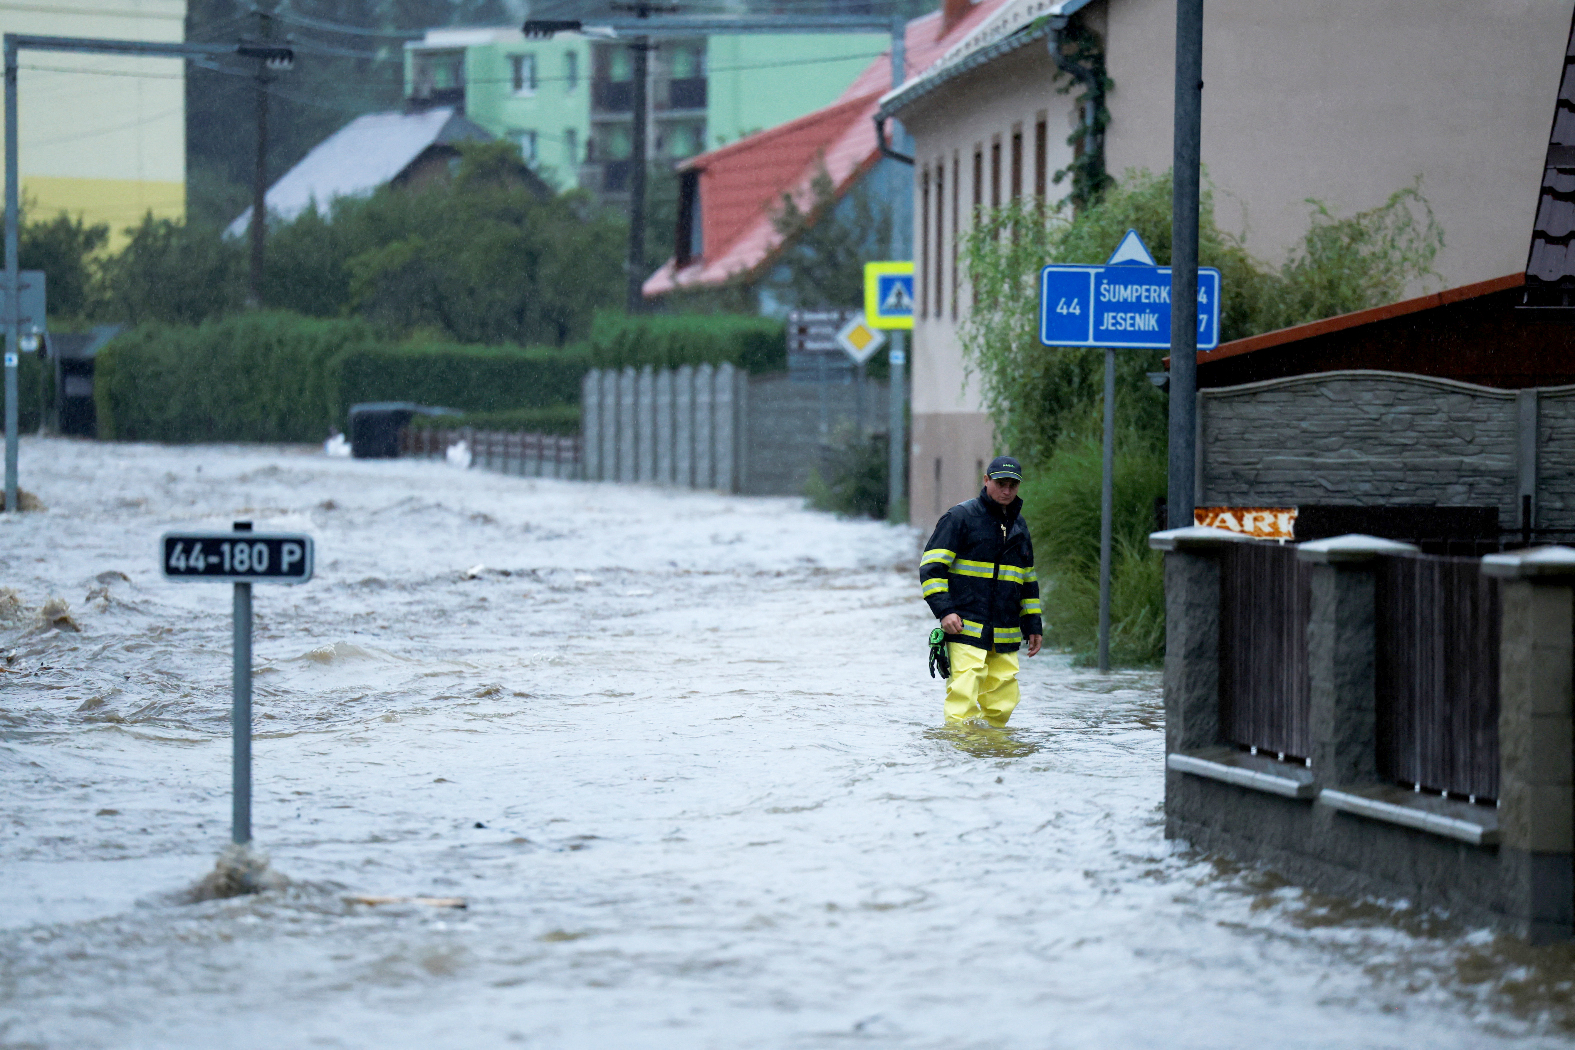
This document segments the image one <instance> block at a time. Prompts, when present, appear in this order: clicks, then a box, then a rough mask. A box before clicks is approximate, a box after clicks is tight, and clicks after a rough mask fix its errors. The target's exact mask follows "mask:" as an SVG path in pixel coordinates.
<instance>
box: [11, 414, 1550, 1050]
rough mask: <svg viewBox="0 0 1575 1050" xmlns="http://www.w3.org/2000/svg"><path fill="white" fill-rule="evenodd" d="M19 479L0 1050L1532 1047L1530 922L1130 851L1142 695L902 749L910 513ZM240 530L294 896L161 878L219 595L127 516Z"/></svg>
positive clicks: (917, 683)
mask: <svg viewBox="0 0 1575 1050" xmlns="http://www.w3.org/2000/svg"><path fill="white" fill-rule="evenodd" d="M22 462H23V483H24V485H25V486H26V487H27V488H29V489H30V490H33V491H36V492H37V493H38V494H39V496H40V497H41V498H42V499H43V501H44V503H45V504H47V506H48V507H49V509H48V510H47V511H46V512H42V513H38V514H29V515H25V516H22V517H20V518H15V517H11V518H4V519H0V587H8V588H12V589H14V590H15V591H16V592H17V594H18V597H19V599H20V606H21V608H20V611H16V610H14V609H13V612H15V617H14V618H13V619H12V620H10V621H9V622H6V623H0V654H7V655H6V663H5V667H6V669H5V670H3V671H0V798H3V799H4V806H3V811H0V817H3V823H0V891H3V896H0V899H3V901H4V904H5V907H3V908H0V1047H7V1048H9V1047H18V1048H19V1047H52V1048H53V1047H83V1048H96V1047H106V1048H108V1047H116V1048H144V1047H146V1048H155V1047H158V1048H164V1047H211V1046H224V1047H230V1048H252V1047H256V1048H265V1047H266V1048H269V1050H278V1048H281V1047H307V1046H314V1047H318V1046H320V1047H377V1048H412V1050H416V1048H422V1050H425V1048H433V1047H491V1046H513V1045H525V1046H542V1047H588V1048H591V1047H594V1048H602V1047H673V1048H684V1050H698V1048H732V1047H772V1048H776V1047H781V1048H797V1047H837V1046H845V1045H874V1046H884V1047H914V1048H921V1047H922V1048H984V1047H1001V1048H1018V1047H1080V1048H1081V1047H1087V1048H1111V1047H1116V1048H1125V1047H1132V1048H1147V1047H1156V1046H1165V1047H1183V1048H1191V1047H1196V1048H1204V1047H1208V1048H1221V1047H1227V1048H1228V1047H1243V1048H1246V1047H1253V1048H1256V1047H1259V1046H1264V1045H1272V1046H1275V1047H1290V1048H1301V1047H1443V1048H1454V1047H1461V1048H1464V1047H1482V1046H1496V1045H1511V1044H1513V1045H1518V1046H1563V1045H1566V1044H1567V1042H1568V1038H1567V1032H1568V1026H1569V1024H1570V1022H1571V1017H1572V1016H1575V1013H1572V1011H1571V1009H1570V1005H1569V1004H1570V996H1571V984H1570V981H1569V975H1570V973H1572V972H1575V971H1572V968H1571V966H1570V963H1569V959H1570V955H1569V953H1568V952H1566V951H1564V950H1562V949H1547V950H1537V951H1532V950H1528V949H1522V948H1518V947H1517V946H1515V945H1514V944H1512V943H1509V942H1505V941H1502V940H1499V939H1496V938H1494V937H1492V936H1491V935H1489V934H1486V933H1483V932H1481V931H1469V930H1458V929H1455V928H1453V927H1451V926H1449V925H1448V924H1447V923H1440V922H1438V921H1436V920H1434V919H1432V918H1430V917H1427V916H1422V915H1417V914H1414V913H1413V912H1411V911H1410V910H1408V909H1405V908H1404V907H1394V906H1391V905H1384V904H1377V903H1372V902H1367V903H1358V904H1354V905H1351V904H1342V903H1340V902H1331V901H1327V900H1324V899H1321V898H1316V897H1313V896H1312V895H1308V894H1303V893H1300V892H1299V891H1296V890H1294V889H1292V888H1288V887H1284V886H1281V885H1280V884H1278V883H1277V882H1276V881H1275V880H1274V879H1272V878H1271V877H1266V876H1263V875H1259V874H1253V873H1240V872H1235V871H1234V870H1232V869H1229V868H1225V867H1223V866H1218V865H1215V864H1213V863H1211V862H1209V861H1208V860H1207V859H1206V858H1201V857H1198V856H1196V855H1193V854H1191V853H1189V852H1187V851H1185V850H1182V849H1177V848H1173V847H1172V846H1171V845H1170V844H1168V843H1166V842H1165V841H1164V839H1163V835H1162V820H1161V812H1160V804H1161V800H1162V792H1163V784H1162V776H1161V759H1162V751H1163V741H1162V727H1161V706H1160V698H1159V682H1158V676H1157V675H1155V674H1151V673H1126V674H1117V675H1113V676H1110V677H1109V678H1101V677H1100V676H1098V675H1096V674H1092V673H1089V672H1084V671H1080V670H1074V669H1071V668H1070V667H1069V666H1068V664H1067V661H1066V659H1065V658H1064V657H1059V656H1055V655H1048V656H1045V657H1041V658H1040V659H1037V660H1032V661H1027V660H1025V661H1024V664H1025V671H1024V682H1025V687H1024V694H1025V699H1024V701H1023V704H1022V706H1021V707H1020V708H1019V710H1018V714H1017V716H1016V717H1015V718H1014V720H1013V728H1012V729H1011V730H1010V732H1009V733H1008V734H1005V735H994V736H990V735H977V734H974V735H955V734H948V733H946V732H943V731H940V730H939V729H938V728H937V727H938V723H939V721H940V713H941V711H940V695H939V689H938V687H937V684H936V683H934V682H932V681H931V680H930V679H929V678H928V677H927V674H926V671H925V648H924V636H925V633H926V632H927V630H928V627H929V621H928V617H927V613H926V610H925V608H924V606H923V604H922V602H920V601H919V599H918V596H917V585H916V582H915V579H914V576H915V567H916V560H917V555H916V551H917V545H918V542H919V540H920V539H921V537H917V536H915V535H914V534H913V532H912V531H911V530H907V529H899V528H892V527H888V526H886V525H882V524H876V523H871V522H842V521H837V520H834V519H832V518H830V517H827V516H825V515H820V514H814V513H809V512H806V511H804V510H802V509H800V508H799V507H798V505H797V502H796V501H792V500H780V499H741V498H731V497H724V496H717V495H708V494H695V493H672V492H662V491H657V490H652V489H647V488H638V487H618V486H612V485H590V484H574V483H565V482H551V481H529V480H524V479H516V478H506V477H500V476H498V475H494V474H488V473H483V472H481V471H476V470H471V471H464V470H460V469H457V468H455V467H454V466H451V465H448V464H445V463H437V462H360V461H352V460H347V459H343V458H330V457H328V456H325V455H324V454H323V453H322V451H321V450H301V449H277V448H235V447H202V448H163V447H153V446H139V445H98V444H92V443H82V442H67V441H40V440H28V441H26V442H25V443H24V446H23V461H22ZM237 518H247V519H250V520H252V521H253V522H255V523H256V527H257V528H258V529H270V530H272V529H278V530H309V531H310V532H312V533H313V535H315V536H316V538H317V542H318V556H317V579H316V580H315V581H314V582H312V583H311V584H309V585H307V586H305V587H300V588H290V587H270V586H263V585H259V586H257V587H256V616H257V637H256V671H257V677H256V711H257V723H256V725H257V740H256V745H255V755H256V788H255V791H256V807H255V814H254V826H255V832H256V839H257V843H258V845H259V846H260V847H261V848H263V849H265V850H267V851H269V852H270V853H271V854H272V857H273V862H274V866H275V868H276V869H278V870H279V871H281V872H283V873H284V874H286V875H288V876H289V877H291V878H292V879H294V880H295V883H296V884H295V886H294V887H293V888H292V889H290V890H288V891H286V892H283V893H277V892H276V893H268V894H264V895H261V896H258V897H252V898H240V899H232V900H227V901H210V902H207V903H202V904H183V903H178V898H177V897H176V894H177V892H178V891H180V890H181V889H182V888H184V887H187V886H189V885H190V884H191V883H193V882H194V881H195V880H196V879H197V878H199V877H200V876H202V875H203V874H204V873H205V872H207V871H208V870H209V869H211V867H212V865H213V862H214V859H215V858H216V856H217V855H218V854H219V852H220V850H221V849H222V848H223V846H224V845H225V843H226V841H227V838H228V830H229V825H228V820H229V766H228V759H229V737H228V703H229V688H230V684H229V673H230V662H229V661H230V648H229V647H230V634H229V629H230V620H229V615H230V594H229V588H228V587H226V586H224V585H212V584H170V583H166V582H164V581H163V580H161V579H160V577H159V575H158V572H157V566H156V564H155V556H156V555H155V542H156V540H157V537H158V536H159V534H160V533H161V532H163V531H164V530H165V529H168V528H172V527H186V526H193V527H204V528H225V527H228V525H229V523H230V521H232V520H233V519H237ZM50 598H60V599H64V600H65V602H66V603H68V604H69V616H70V620H62V619H61V618H60V609H59V606H58V605H57V606H55V607H53V612H52V616H53V617H54V623H53V625H46V624H45V623H44V622H42V621H41V619H40V614H39V611H40V609H42V608H43V607H44V606H45V603H46V602H47V600H48V599H50ZM1052 600H1053V599H1052ZM8 608H11V606H9V605H8V604H7V602H6V600H5V596H4V594H3V593H0V615H5V614H6V611H7V609H8ZM73 622H74V624H75V625H76V626H77V627H79V628H80V630H72V629H71V628H72V625H73ZM354 894H371V895H400V896H408V895H437V896H445V897H447V896H458V897H463V898H465V899H466V900H467V902H468V903H469V907H468V909H466V910H464V911H455V910H447V909H445V910H438V909H433V908H429V907H425V906H422V905H415V904H396V905H385V906H379V907H370V906H367V905H364V904H355V903H349V902H347V900H346V898H347V897H348V896H351V895H354Z"/></svg>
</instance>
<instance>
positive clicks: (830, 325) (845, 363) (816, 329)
mask: <svg viewBox="0 0 1575 1050" xmlns="http://www.w3.org/2000/svg"><path fill="white" fill-rule="evenodd" d="M862 316H863V315H862V314H861V313H860V311H858V310H794V311H793V312H791V313H789V314H788V326H787V351H788V353H787V358H788V375H789V377H790V378H792V379H793V380H794V381H795V382H799V383H847V382H850V381H851V380H852V378H853V362H851V361H849V360H848V357H847V354H846V353H845V352H844V350H843V347H842V343H841V342H839V341H838V339H837V333H838V332H840V331H841V330H842V328H843V327H844V326H845V325H846V324H848V322H849V321H851V320H853V319H854V318H857V317H862Z"/></svg>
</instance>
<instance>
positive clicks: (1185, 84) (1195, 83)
mask: <svg viewBox="0 0 1575 1050" xmlns="http://www.w3.org/2000/svg"><path fill="white" fill-rule="evenodd" d="M1202 129H1203V0H1176V116H1175V138H1174V147H1173V148H1174V152H1173V154H1172V159H1171V179H1172V186H1173V190H1172V193H1173V195H1172V197H1171V241H1170V279H1171V293H1170V295H1171V302H1172V303H1173V304H1175V305H1173V306H1172V308H1171V311H1170V470H1169V479H1168V482H1167V489H1166V495H1165V524H1166V526H1167V527H1168V528H1173V529H1174V528H1183V527H1185V526H1187V525H1191V524H1192V511H1193V507H1194V500H1195V499H1196V497H1197V459H1196V456H1197V438H1198V435H1197V425H1198V322H1197V311H1196V309H1195V308H1188V307H1187V305H1186V304H1189V303H1196V302H1197V301H1198V189H1199V181H1200V179H1199V170H1198V169H1199V162H1200V159H1201V153H1202V144H1201V140H1202Z"/></svg>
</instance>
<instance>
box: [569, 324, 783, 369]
mask: <svg viewBox="0 0 1575 1050" xmlns="http://www.w3.org/2000/svg"><path fill="white" fill-rule="evenodd" d="M590 359H591V363H592V364H593V365H594V366H595V367H597V368H623V367H624V366H625V365H633V366H635V367H636V368H638V367H640V366H641V365H650V366H652V367H653V368H677V367H678V366H679V365H698V364H707V363H709V364H713V365H719V364H722V363H723V362H724V361H725V362H729V363H731V364H733V365H736V366H737V367H739V368H742V369H744V370H745V371H747V372H751V373H755V374H759V373H762V372H781V371H785V370H786V369H787V326H786V325H785V324H784V323H783V322H782V321H780V320H773V319H771V318H769V317H751V316H746V315H742V314H652V315H650V316H642V317H625V316H623V315H621V314H613V313H601V314H597V316H596V322H595V324H594V325H592V327H591V345H590Z"/></svg>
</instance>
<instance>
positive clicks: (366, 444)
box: [350, 401, 459, 459]
mask: <svg viewBox="0 0 1575 1050" xmlns="http://www.w3.org/2000/svg"><path fill="white" fill-rule="evenodd" d="M414 415H423V416H455V415H459V413H458V412H455V411H454V410H453V409H451V408H433V407H431V406H429V405H417V404H413V403H411V402H409V401H366V402H362V403H361V404H359V405H351V406H350V454H351V455H352V456H354V457H355V458H356V459H394V458H395V457H397V456H398V455H399V430H400V428H401V427H403V426H404V425H405V424H406V423H409V422H410V417H411V416H414Z"/></svg>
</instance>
